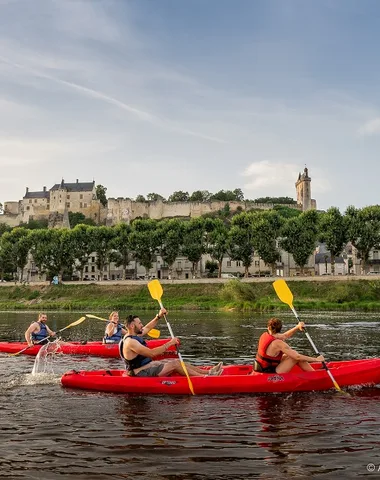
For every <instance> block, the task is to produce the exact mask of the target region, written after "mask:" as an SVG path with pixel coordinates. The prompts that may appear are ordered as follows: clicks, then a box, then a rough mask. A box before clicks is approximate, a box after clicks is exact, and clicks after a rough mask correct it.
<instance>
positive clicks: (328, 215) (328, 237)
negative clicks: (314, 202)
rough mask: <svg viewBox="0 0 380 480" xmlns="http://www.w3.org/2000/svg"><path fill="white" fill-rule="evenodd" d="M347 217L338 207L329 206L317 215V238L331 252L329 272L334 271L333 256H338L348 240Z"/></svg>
mask: <svg viewBox="0 0 380 480" xmlns="http://www.w3.org/2000/svg"><path fill="white" fill-rule="evenodd" d="M347 223H348V222H347V219H346V218H345V217H343V215H342V214H341V213H340V211H339V209H338V208H336V207H331V208H329V209H328V210H327V212H325V213H322V214H321V215H320V217H319V240H320V241H321V242H324V243H325V244H326V246H327V249H328V251H329V252H330V253H331V272H332V273H333V274H334V272H335V257H338V256H339V255H340V254H341V253H342V251H343V248H344V246H345V245H346V244H347V241H348V230H347Z"/></svg>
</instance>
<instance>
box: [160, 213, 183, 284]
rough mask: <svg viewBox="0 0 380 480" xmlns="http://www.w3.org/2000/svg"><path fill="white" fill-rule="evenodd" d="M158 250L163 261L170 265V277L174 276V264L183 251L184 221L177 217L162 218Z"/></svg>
mask: <svg viewBox="0 0 380 480" xmlns="http://www.w3.org/2000/svg"><path fill="white" fill-rule="evenodd" d="M157 234H158V241H159V246H158V251H159V253H160V255H161V257H162V259H163V261H164V262H165V263H166V264H167V265H168V269H169V278H171V276H172V266H173V263H174V261H175V259H176V258H177V257H178V255H180V253H181V247H182V242H183V235H184V222H183V221H180V220H177V219H175V218H174V219H170V220H161V221H160V222H159V223H158V224H157Z"/></svg>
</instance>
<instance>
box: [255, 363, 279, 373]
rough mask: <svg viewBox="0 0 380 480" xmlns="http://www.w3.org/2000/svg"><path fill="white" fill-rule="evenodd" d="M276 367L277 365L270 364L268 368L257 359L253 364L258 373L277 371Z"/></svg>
mask: <svg viewBox="0 0 380 480" xmlns="http://www.w3.org/2000/svg"><path fill="white" fill-rule="evenodd" d="M276 368H277V365H270V366H269V367H267V368H263V367H262V366H261V364H260V363H259V362H258V361H257V360H255V362H254V365H253V369H254V371H255V372H258V373H276Z"/></svg>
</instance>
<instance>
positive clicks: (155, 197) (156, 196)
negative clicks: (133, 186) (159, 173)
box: [146, 193, 165, 202]
mask: <svg viewBox="0 0 380 480" xmlns="http://www.w3.org/2000/svg"><path fill="white" fill-rule="evenodd" d="M146 198H147V200H148V202H157V201H159V200H161V201H162V202H165V198H164V197H163V196H162V195H160V194H158V193H148V195H147V196H146Z"/></svg>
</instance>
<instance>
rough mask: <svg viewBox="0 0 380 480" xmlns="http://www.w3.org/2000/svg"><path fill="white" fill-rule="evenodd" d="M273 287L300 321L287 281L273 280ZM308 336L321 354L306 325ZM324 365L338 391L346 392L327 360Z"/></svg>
mask: <svg viewBox="0 0 380 480" xmlns="http://www.w3.org/2000/svg"><path fill="white" fill-rule="evenodd" d="M273 288H274V289H275V292H276V293H277V296H278V298H279V299H280V300H281V302H283V303H286V304H287V305H289V307H290V309H291V310H292V312H293V313H294V315H295V317H296V319H297V320H298V322H299V321H300V319H299V316H298V314H297V312H296V310H295V308H294V307H293V294H292V292H291V291H290V288H289V287H288V285H287V283H286V282H285V280H284V279H281V280H276V281H274V282H273ZM302 330H303V331H304V333H305V335H306V337H307V339H308V340H309V342H310V344H311V346H312V347H313V349H314V351H315V353H316V354H317V355H321V354H320V353H319V351H318V349H317V347H316V346H315V344H314V342H313V340H312V339H311V337H310V335H309V333H308V332H307V331H306V328H305V327H304V328H303V329H302ZM322 365H323V368H324V369H325V370H326V372H327V373H328V374H329V377H330V378H331V381H332V383H333V385H334V387H335V388H336V390H338V392H340V393H346V392H343V390H342V389H341V388H340V387H339V385H338V383H337V381H336V380H335V378H334V377H333V375H332V373H331V371H330V369H329V368H328V366H327V365H326V363H325V362H322Z"/></svg>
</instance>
